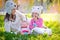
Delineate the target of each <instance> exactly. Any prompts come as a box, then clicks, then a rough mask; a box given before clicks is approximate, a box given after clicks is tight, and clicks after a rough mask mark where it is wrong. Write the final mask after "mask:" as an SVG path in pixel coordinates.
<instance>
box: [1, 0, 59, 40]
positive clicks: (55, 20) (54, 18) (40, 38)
mask: <svg viewBox="0 0 60 40" xmlns="http://www.w3.org/2000/svg"><path fill="white" fill-rule="evenodd" d="M6 1H7V0H0V40H60V0H13V1H14V2H15V3H16V4H17V5H20V6H21V7H22V9H21V10H22V11H23V12H24V13H25V15H26V17H27V18H29V19H30V18H31V8H32V6H40V5H42V6H43V7H44V9H43V10H44V11H42V13H41V16H40V17H42V18H43V20H44V24H45V25H46V26H47V27H48V28H51V29H52V35H51V36H48V35H47V34H44V35H20V34H17V35H16V34H14V33H7V32H5V30H4V16H5V13H6V12H5V10H4V9H5V7H4V6H5V3H6ZM21 10H20V11H21ZM27 10H28V11H27Z"/></svg>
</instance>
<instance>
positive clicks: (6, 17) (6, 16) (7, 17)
mask: <svg viewBox="0 0 60 40" xmlns="http://www.w3.org/2000/svg"><path fill="white" fill-rule="evenodd" d="M9 18H10V14H8V13H6V15H5V18H4V20H5V19H7V20H8V21H9Z"/></svg>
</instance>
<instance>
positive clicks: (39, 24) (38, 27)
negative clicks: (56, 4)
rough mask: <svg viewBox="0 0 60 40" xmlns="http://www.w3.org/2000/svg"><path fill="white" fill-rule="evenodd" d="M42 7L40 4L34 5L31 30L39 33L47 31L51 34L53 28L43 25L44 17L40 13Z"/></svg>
mask: <svg viewBox="0 0 60 40" xmlns="http://www.w3.org/2000/svg"><path fill="white" fill-rule="evenodd" d="M40 10H41V9H40V7H39V6H34V7H33V9H32V19H31V22H30V26H29V28H30V30H31V32H33V30H34V31H35V32H37V33H38V34H44V33H47V34H48V35H51V33H52V32H51V29H49V28H47V27H45V26H43V19H42V18H39V15H40V14H39V13H40Z"/></svg>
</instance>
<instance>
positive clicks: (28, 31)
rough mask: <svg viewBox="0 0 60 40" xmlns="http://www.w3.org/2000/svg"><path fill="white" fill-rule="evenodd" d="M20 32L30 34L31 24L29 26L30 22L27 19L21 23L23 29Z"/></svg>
mask: <svg viewBox="0 0 60 40" xmlns="http://www.w3.org/2000/svg"><path fill="white" fill-rule="evenodd" d="M20 33H21V34H22V35H24V34H30V30H29V26H28V23H27V22H26V21H23V22H22V23H21V31H20Z"/></svg>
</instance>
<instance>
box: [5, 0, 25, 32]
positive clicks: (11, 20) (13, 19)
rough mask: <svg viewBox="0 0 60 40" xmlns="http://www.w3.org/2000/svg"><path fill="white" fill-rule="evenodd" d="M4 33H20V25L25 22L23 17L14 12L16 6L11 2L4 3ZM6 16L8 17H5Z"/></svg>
mask: <svg viewBox="0 0 60 40" xmlns="http://www.w3.org/2000/svg"><path fill="white" fill-rule="evenodd" d="M6 12H7V13H6V16H5V31H7V32H11V29H12V31H15V32H18V31H20V28H19V27H20V23H21V22H22V21H25V20H26V19H25V15H23V14H22V13H20V12H19V11H18V10H16V4H15V3H14V2H13V1H7V2H6ZM7 14H8V15H7Z"/></svg>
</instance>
